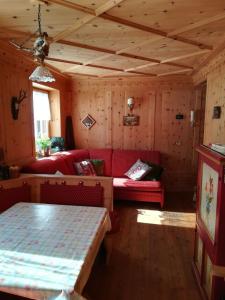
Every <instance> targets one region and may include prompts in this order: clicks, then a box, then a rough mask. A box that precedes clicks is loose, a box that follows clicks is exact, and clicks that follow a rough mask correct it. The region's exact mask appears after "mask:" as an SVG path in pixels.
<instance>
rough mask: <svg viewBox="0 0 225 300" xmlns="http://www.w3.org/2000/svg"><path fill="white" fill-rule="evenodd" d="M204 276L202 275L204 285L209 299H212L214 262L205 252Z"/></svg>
mask: <svg viewBox="0 0 225 300" xmlns="http://www.w3.org/2000/svg"><path fill="white" fill-rule="evenodd" d="M203 264H204V265H203V276H202V286H203V288H204V290H205V292H206V295H207V296H208V299H211V293H212V262H211V260H210V258H209V256H208V255H207V253H206V252H205V255H204V260H203Z"/></svg>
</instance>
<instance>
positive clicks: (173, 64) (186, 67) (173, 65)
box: [161, 62, 193, 70]
mask: <svg viewBox="0 0 225 300" xmlns="http://www.w3.org/2000/svg"><path fill="white" fill-rule="evenodd" d="M161 64H163V65H168V66H172V67H177V68H184V69H189V70H193V67H191V66H187V65H183V64H176V63H173V62H164V63H163V62H161Z"/></svg>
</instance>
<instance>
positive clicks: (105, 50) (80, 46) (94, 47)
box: [57, 40, 115, 54]
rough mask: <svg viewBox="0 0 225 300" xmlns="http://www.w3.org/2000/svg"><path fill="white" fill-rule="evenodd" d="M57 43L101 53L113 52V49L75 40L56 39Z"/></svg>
mask: <svg viewBox="0 0 225 300" xmlns="http://www.w3.org/2000/svg"><path fill="white" fill-rule="evenodd" d="M57 43H58V44H62V45H67V46H72V47H77V48H82V49H87V50H93V51H97V52H102V53H108V54H115V51H113V50H109V49H105V48H100V47H96V46H90V45H86V44H82V43H77V42H71V41H66V40H58V41H57Z"/></svg>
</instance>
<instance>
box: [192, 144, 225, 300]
mask: <svg viewBox="0 0 225 300" xmlns="http://www.w3.org/2000/svg"><path fill="white" fill-rule="evenodd" d="M197 152H198V154H199V162H198V179H197V181H198V183H197V219H196V234H195V249H194V259H193V268H194V272H195V275H196V278H197V281H198V284H199V287H200V289H201V292H202V295H203V297H204V299H207V300H223V299H225V281H224V277H225V156H224V155H222V154H220V153H218V152H215V151H213V150H211V149H210V148H208V147H206V146H198V147H197ZM218 269H219V270H220V276H221V277H219V276H216V275H219V274H218ZM223 274H224V275H223ZM223 276H224V277H223Z"/></svg>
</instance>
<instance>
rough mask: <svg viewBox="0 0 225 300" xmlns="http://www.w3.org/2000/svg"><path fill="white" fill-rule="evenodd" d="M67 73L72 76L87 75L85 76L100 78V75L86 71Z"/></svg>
mask: <svg viewBox="0 0 225 300" xmlns="http://www.w3.org/2000/svg"><path fill="white" fill-rule="evenodd" d="M67 75H70V76H76V75H77V76H85V77H95V78H98V77H99V76H98V75H90V74H85V73H73V72H68V73H67Z"/></svg>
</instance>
